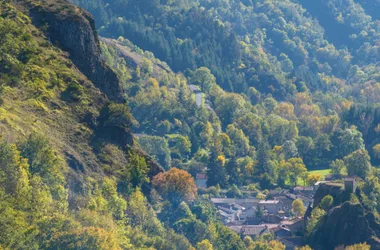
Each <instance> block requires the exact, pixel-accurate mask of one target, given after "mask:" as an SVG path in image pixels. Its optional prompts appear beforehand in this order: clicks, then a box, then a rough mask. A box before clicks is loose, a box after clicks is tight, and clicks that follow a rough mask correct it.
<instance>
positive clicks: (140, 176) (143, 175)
mask: <svg viewBox="0 0 380 250" xmlns="http://www.w3.org/2000/svg"><path fill="white" fill-rule="evenodd" d="M128 171H129V175H130V181H131V183H132V186H133V187H141V186H142V185H144V184H145V183H148V182H149V181H150V180H149V177H148V173H149V167H148V165H147V164H146V161H145V158H144V157H143V156H140V155H138V154H137V152H133V153H130V154H129V165H128Z"/></svg>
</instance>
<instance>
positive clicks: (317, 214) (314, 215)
mask: <svg viewBox="0 0 380 250" xmlns="http://www.w3.org/2000/svg"><path fill="white" fill-rule="evenodd" d="M325 214H326V212H325V210H323V209H320V208H318V207H316V208H314V209H313V211H312V212H311V216H310V218H309V220H308V222H307V225H306V232H307V234H309V235H310V233H311V232H313V230H314V229H315V228H316V227H317V225H318V222H319V220H320V219H321V218H322V217H323V216H324V215H325Z"/></svg>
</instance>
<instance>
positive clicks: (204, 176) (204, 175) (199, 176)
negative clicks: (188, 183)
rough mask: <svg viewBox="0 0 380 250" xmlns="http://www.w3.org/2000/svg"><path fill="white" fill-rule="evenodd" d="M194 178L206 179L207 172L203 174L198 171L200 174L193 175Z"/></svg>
mask: <svg viewBox="0 0 380 250" xmlns="http://www.w3.org/2000/svg"><path fill="white" fill-rule="evenodd" d="M195 179H198V180H201V179H203V180H205V179H206V180H207V179H208V177H207V174H204V173H200V174H197V176H196V177H195Z"/></svg>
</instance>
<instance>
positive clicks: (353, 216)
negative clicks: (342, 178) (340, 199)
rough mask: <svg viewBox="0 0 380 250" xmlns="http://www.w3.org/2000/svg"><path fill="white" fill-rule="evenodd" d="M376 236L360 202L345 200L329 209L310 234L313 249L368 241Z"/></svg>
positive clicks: (332, 247) (331, 247)
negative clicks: (354, 202) (353, 202)
mask: <svg viewBox="0 0 380 250" xmlns="http://www.w3.org/2000/svg"><path fill="white" fill-rule="evenodd" d="M374 237H376V234H375V232H374V231H373V230H372V229H371V228H370V226H369V223H368V220H367V219H366V217H365V215H364V209H363V207H362V206H361V205H360V204H352V203H350V202H345V203H343V204H342V205H341V206H338V207H335V208H333V209H331V210H330V211H329V213H328V215H327V216H326V217H324V218H323V219H322V221H321V223H320V226H319V227H318V228H317V229H316V230H315V231H314V232H313V233H312V235H311V236H310V239H311V242H310V243H311V245H312V246H313V247H314V249H334V248H335V247H336V246H340V245H345V246H348V245H353V244H356V243H361V242H365V241H366V242H369V240H370V239H372V238H374Z"/></svg>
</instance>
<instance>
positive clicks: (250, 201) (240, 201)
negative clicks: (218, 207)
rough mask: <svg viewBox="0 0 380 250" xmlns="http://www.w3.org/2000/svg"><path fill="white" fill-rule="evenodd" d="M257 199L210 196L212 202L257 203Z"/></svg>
mask: <svg viewBox="0 0 380 250" xmlns="http://www.w3.org/2000/svg"><path fill="white" fill-rule="evenodd" d="M259 201H260V200H259V199H255V198H252V199H235V198H211V202H212V203H214V204H221V203H225V204H244V203H259Z"/></svg>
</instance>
